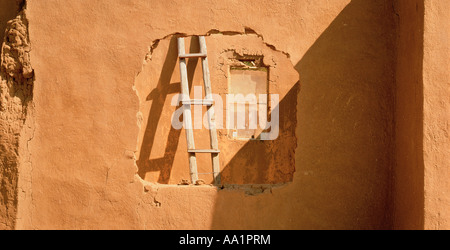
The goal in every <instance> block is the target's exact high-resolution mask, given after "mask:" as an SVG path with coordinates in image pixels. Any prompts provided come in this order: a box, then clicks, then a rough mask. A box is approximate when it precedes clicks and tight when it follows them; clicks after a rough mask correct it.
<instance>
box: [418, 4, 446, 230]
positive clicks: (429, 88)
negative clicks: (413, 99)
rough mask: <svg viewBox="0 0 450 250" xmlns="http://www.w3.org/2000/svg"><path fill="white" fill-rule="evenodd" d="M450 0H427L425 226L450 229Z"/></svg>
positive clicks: (424, 85) (424, 144) (425, 30)
mask: <svg viewBox="0 0 450 250" xmlns="http://www.w3.org/2000/svg"><path fill="white" fill-rule="evenodd" d="M449 9H450V2H449V1H445V0H441V1H432V0H426V1H425V27H424V58H423V94H424V106H423V109H424V117H423V133H424V135H423V152H424V167H425V179H424V184H425V185H424V189H425V229H441V230H442V229H450V209H449V208H450V193H449V190H450V168H449V167H450V127H449V124H450V76H449V72H450V46H449V45H450V12H449V11H448V10H449Z"/></svg>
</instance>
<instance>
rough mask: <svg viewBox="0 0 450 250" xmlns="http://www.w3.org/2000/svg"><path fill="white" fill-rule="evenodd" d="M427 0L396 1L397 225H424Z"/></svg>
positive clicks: (395, 175)
mask: <svg viewBox="0 0 450 250" xmlns="http://www.w3.org/2000/svg"><path fill="white" fill-rule="evenodd" d="M423 3H424V2H423V0H415V1H411V0H399V1H396V5H395V11H396V14H397V15H398V16H397V22H398V26H397V27H398V30H397V65H396V111H395V112H396V117H395V118H396V119H395V120H396V121H395V123H396V126H395V128H396V129H395V137H396V143H395V154H396V165H395V167H394V169H393V178H394V182H393V207H394V210H393V211H394V216H393V219H394V228H396V229H421V228H423V226H424V179H423V175H424V159H423V103H424V102H423V72H422V68H423V25H424V20H423V19H424V5H423Z"/></svg>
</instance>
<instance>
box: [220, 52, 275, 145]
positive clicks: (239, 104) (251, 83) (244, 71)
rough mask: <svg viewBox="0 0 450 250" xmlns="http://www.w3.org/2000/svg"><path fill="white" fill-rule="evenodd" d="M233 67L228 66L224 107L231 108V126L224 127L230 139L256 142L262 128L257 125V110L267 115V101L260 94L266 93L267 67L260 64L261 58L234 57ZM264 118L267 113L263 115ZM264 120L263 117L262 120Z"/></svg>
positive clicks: (267, 89) (267, 88) (267, 86)
mask: <svg viewBox="0 0 450 250" xmlns="http://www.w3.org/2000/svg"><path fill="white" fill-rule="evenodd" d="M236 61H237V62H236V63H235V64H234V66H230V72H229V83H228V94H229V95H230V96H232V97H230V98H229V99H231V100H230V101H229V103H228V104H227V105H232V106H233V107H232V110H233V114H231V115H232V116H233V123H234V124H232V126H231V127H228V136H229V138H231V139H240V140H249V139H256V140H257V139H260V136H259V135H260V134H261V133H262V132H263V129H262V128H261V127H260V126H259V122H258V117H259V116H260V115H261V114H260V113H258V110H259V109H265V111H266V112H267V108H268V107H267V106H268V105H267V101H264V100H263V99H261V98H260V95H267V94H268V91H269V85H268V80H269V68H268V67H266V66H264V65H263V64H262V57H261V56H256V57H255V56H247V57H238V58H236ZM265 115H266V116H267V114H265ZM266 119H267V117H266Z"/></svg>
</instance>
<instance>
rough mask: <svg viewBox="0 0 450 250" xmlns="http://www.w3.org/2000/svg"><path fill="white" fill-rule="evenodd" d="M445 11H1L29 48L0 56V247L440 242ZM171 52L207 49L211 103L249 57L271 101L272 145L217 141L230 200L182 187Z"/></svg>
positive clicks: (108, 4)
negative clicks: (121, 237) (275, 120)
mask: <svg viewBox="0 0 450 250" xmlns="http://www.w3.org/2000/svg"><path fill="white" fill-rule="evenodd" d="M18 2H19V3H20V2H22V1H18ZM447 2H448V1H446V0H440V1H439V0H438V1H432V0H414V1H408V0H379V1H373V0H334V1H328V0H304V1H298V0H281V1H271V0H262V1H258V6H255V5H254V3H252V2H251V1H235V0H229V1H218V0H217V1H216V0H213V1H195V0H188V1H185V0H183V1H182V0H174V1H153V0H151V1H148V0H127V1H108V0H99V1H90V0H76V1H62V0H46V1H39V0H27V1H26V2H23V4H17V3H16V1H14V0H4V1H2V2H1V3H0V7H1V8H0V28H1V29H3V30H4V29H7V32H12V31H15V30H18V29H14V28H8V27H7V25H6V23H7V21H8V20H13V19H14V18H15V17H16V16H17V15H18V13H19V12H18V11H17V8H16V7H15V6H18V7H21V6H22V9H24V12H22V15H19V16H20V18H19V19H16V20H17V22H19V21H20V22H21V24H23V25H24V27H25V29H24V30H26V34H27V36H21V35H19V34H18V33H14V34H16V35H15V36H13V38H14V39H10V40H7V39H4V40H3V45H5V44H6V45H8V44H9V43H11V41H13V42H14V41H16V44H19V43H18V42H17V41H28V40H29V44H28V43H27V42H25V43H20V44H21V45H20V46H19V45H18V46H17V48H22V51H24V53H9V54H8V53H5V52H4V51H6V50H2V58H3V57H5V56H7V55H10V54H13V55H15V56H12V57H5V58H12V60H9V61H8V62H9V64H8V63H2V65H1V66H2V68H1V70H2V71H1V72H2V75H1V77H2V78H1V80H2V82H5V84H3V85H2V86H6V87H4V88H3V89H6V90H7V91H5V90H3V89H2V90H1V92H0V93H2V97H5V99H6V100H8V101H3V100H1V102H2V103H7V104H8V105H7V106H8V107H10V108H9V109H4V110H6V111H7V112H6V111H2V112H3V113H2V114H13V116H11V117H14V121H13V122H11V121H10V120H7V119H4V118H2V119H1V120H0V128H5V127H6V128H9V127H13V128H15V129H16V131H15V130H11V129H4V130H0V146H1V147H0V150H2V151H1V156H2V160H3V161H2V164H3V165H0V167H1V170H2V171H3V172H0V175H1V176H0V177H1V178H2V183H1V186H0V191H1V192H0V198H1V199H0V229H438V228H439V229H448V228H450V225H449V224H448V222H449V219H450V214H449V213H448V211H449V210H448V207H449V200H450V194H449V192H448V190H449V181H448V180H449V178H448V177H449V175H450V173H449V170H448V165H449V160H448V159H449V155H450V152H449V149H450V147H449V146H450V145H449V144H450V142H449V133H448V131H449V128H448V124H449V120H450V117H449V114H450V112H449V111H450V110H449V106H450V100H449V96H450V87H449V86H450V83H449V77H448V72H449V61H448V60H449V59H448V58H450V57H449V46H448V44H449V42H448V41H449V40H448V32H449V30H450V27H448V26H449V23H450V22H449V21H450V20H449V13H448V12H446V11H445V10H448V9H449V7H450V6H448V5H449V4H448V3H447ZM4 7H5V8H4ZM12 8H14V9H12ZM6 9H8V11H7V10H6ZM19 9H20V8H19ZM17 27H22V26H17ZM8 34H9V33H8ZM24 34H25V33H24ZM178 35H183V36H188V37H190V36H195V35H206V42H207V46H208V58H209V60H210V62H209V66H210V70H211V80H212V83H213V84H212V85H213V92H215V93H217V94H219V95H222V96H223V95H225V94H227V93H228V92H229V91H230V89H229V88H230V86H229V84H230V79H229V77H230V74H229V72H227V71H228V70H229V69H230V66H233V65H234V64H235V63H239V62H238V61H239V60H238V59H239V58H240V57H249V56H254V57H262V58H264V59H263V62H264V65H265V66H267V68H268V91H269V93H276V94H279V95H280V100H281V102H280V136H279V137H278V139H277V140H274V141H265V142H264V141H258V140H250V141H248V140H247V141H246V140H231V139H230V131H229V130H227V129H223V130H219V148H220V150H221V155H220V161H221V168H222V169H221V170H222V171H221V174H222V176H223V183H224V184H226V185H224V186H214V185H210V183H211V182H212V179H207V178H208V177H209V176H204V177H202V178H204V179H205V181H206V184H205V185H177V184H178V183H179V182H180V181H181V180H182V179H189V173H188V159H187V152H186V140H185V134H184V131H183V130H173V129H171V126H170V122H171V118H172V117H171V115H172V113H173V111H174V110H176V108H177V107H172V106H170V101H171V99H172V97H173V95H174V94H175V93H177V92H178V90H179V81H180V80H179V68H178V62H177V61H176V43H174V41H175V39H174V38H175V37H176V36H178ZM16 38H20V39H16ZM194 40H195V39H194ZM187 41H190V39H187ZM22 45H29V46H22ZM14 48H15V47H14ZM186 48H187V49H192V51H195V50H196V49H198V47H196V45H195V43H189V42H187V47H186ZM17 51H19V50H17ZM28 56H29V61H27V60H25V59H26V58H28ZM5 62H6V61H5ZM8 65H13V66H14V67H12V68H14V69H15V71H14V72H13V73H14V74H13V75H12V76H11V75H9V78H8V72H10V71H8V70H9V69H10V68H11V67H8ZM200 66H201V65H200V63H199V62H198V61H196V60H189V61H188V72H189V77H190V78H191V80H192V82H193V87H195V86H197V85H201V67H200ZM19 76H20V77H19ZM8 79H13V80H10V81H9V82H8V81H7V80H8ZM17 79H19V80H17ZM25 83H26V84H28V85H26V84H25ZM23 86H25V87H23ZM16 89H21V90H22V92H18V91H11V90H16ZM25 90H26V91H25ZM27 91H29V92H27ZM17 93H27V94H26V95H25V94H24V95H18V94H17ZM19 100H20V102H19ZM10 104H11V105H10ZM25 111H26V112H25ZM10 124H17V126H16V125H14V126H11V125H10ZM197 132H199V131H197ZM197 132H196V133H197ZM231 133H232V132H231ZM207 137H208V135H207V134H206V135H205V134H196V140H197V138H199V139H198V148H200V147H202V148H207V147H208V146H209V145H208V142H209V138H207ZM9 155H11V156H12V157H8V158H7V157H5V156H9ZM4 159H7V160H4ZM198 161H199V164H198V165H199V168H200V166H201V168H202V169H199V170H200V171H211V165H210V159H209V157H208V156H202V157H199V159H198ZM7 169H12V170H13V171H9V172H8V171H5V170H7ZM4 173H7V174H4ZM209 178H210V177H209ZM5 183H6V184H5Z"/></svg>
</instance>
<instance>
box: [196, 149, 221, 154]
mask: <svg viewBox="0 0 450 250" xmlns="http://www.w3.org/2000/svg"><path fill="white" fill-rule="evenodd" d="M188 153H194V154H195V153H199V154H208V153H210V154H218V153H220V150H218V149H188Z"/></svg>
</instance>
